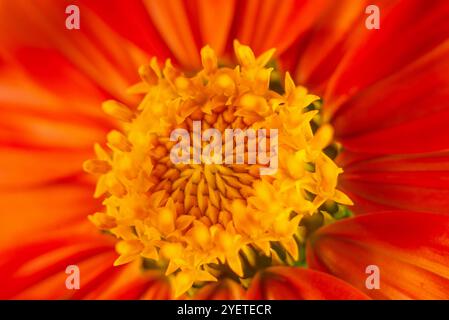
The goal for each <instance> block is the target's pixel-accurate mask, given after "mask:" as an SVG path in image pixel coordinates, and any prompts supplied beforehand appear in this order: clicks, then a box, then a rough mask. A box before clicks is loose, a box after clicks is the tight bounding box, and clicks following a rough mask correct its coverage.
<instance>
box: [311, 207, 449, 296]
mask: <svg viewBox="0 0 449 320" xmlns="http://www.w3.org/2000/svg"><path fill="white" fill-rule="evenodd" d="M448 234H449V216H448V215H442V214H433V213H417V212H405V211H402V212H383V213H375V214H367V215H361V216H357V217H355V218H350V219H347V220H341V221H338V222H336V223H334V224H330V225H328V226H326V227H323V228H322V229H319V230H318V231H317V232H316V234H314V235H313V236H312V238H311V239H310V241H309V243H308V248H307V262H308V265H309V266H310V267H311V268H314V269H317V270H320V271H325V272H328V273H330V274H332V275H334V276H336V277H339V278H340V279H343V280H345V281H347V282H349V283H350V284H352V285H353V286H354V287H356V288H358V289H360V290H361V291H363V292H365V293H366V294H368V295H369V296H371V297H373V298H376V299H448V298H449V267H448V266H449V241H448ZM371 265H374V266H377V267H378V268H379V271H380V273H379V276H380V288H379V289H367V286H366V283H365V282H366V281H370V280H369V279H368V277H369V276H370V275H371V273H369V274H368V273H367V271H366V270H367V267H368V266H371ZM367 279H368V280H367Z"/></svg>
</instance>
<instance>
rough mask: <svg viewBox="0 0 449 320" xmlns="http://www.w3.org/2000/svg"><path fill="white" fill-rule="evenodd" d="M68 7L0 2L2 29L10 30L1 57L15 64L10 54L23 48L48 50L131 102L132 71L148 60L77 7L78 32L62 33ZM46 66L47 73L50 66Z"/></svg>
mask: <svg viewBox="0 0 449 320" xmlns="http://www.w3.org/2000/svg"><path fill="white" fill-rule="evenodd" d="M66 5H67V4H65V3H64V2H63V1H61V2H53V1H41V2H33V3H29V2H28V1H23V0H18V1H15V2H14V3H9V2H4V3H2V10H1V11H0V20H1V21H2V23H3V25H5V26H14V27H10V28H9V27H6V28H2V29H1V30H0V41H1V42H2V49H3V50H1V53H3V54H5V55H6V56H8V58H9V59H8V60H11V59H13V60H14V58H15V57H14V54H15V53H16V52H18V51H20V50H21V49H24V48H46V49H48V50H47V51H49V52H57V53H59V54H61V55H63V56H64V57H65V58H66V60H67V61H68V62H69V63H71V64H72V65H74V66H76V68H77V69H79V70H81V71H82V72H83V73H84V74H86V75H87V76H88V77H89V78H90V79H92V81H93V82H94V83H95V84H97V85H99V86H100V87H101V89H102V90H104V91H105V92H107V93H108V94H109V95H112V96H114V97H117V98H123V99H129V97H126V96H125V90H126V88H127V87H128V86H129V85H131V84H133V83H134V82H135V81H137V80H138V75H137V74H136V70H137V68H138V67H139V65H140V64H142V63H144V62H145V61H146V60H147V59H148V56H147V55H146V54H145V53H143V52H142V51H141V50H140V49H139V48H137V47H136V46H135V45H133V44H132V43H131V42H130V41H128V40H126V39H124V38H122V37H120V36H119V35H118V34H116V33H115V32H114V31H113V30H111V29H110V28H109V27H108V26H107V25H106V24H105V23H104V22H102V21H101V20H100V19H99V18H98V17H96V15H95V14H93V13H92V12H91V11H90V10H89V9H88V8H85V7H82V8H80V12H81V16H82V18H81V27H80V30H68V29H66V28H64V25H65V19H66V17H67V15H66V14H64V12H65V7H66ZM61 13H62V14H61ZM41 51H42V52H44V51H45V50H41ZM22 52H23V51H22ZM36 59H37V60H35V63H36V64H43V63H44V62H47V61H51V59H46V60H43V59H42V55H40V56H37V57H36ZM47 66H49V74H51V68H50V67H51V62H50V63H49V64H47ZM106 75H107V76H106Z"/></svg>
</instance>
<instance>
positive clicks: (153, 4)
mask: <svg viewBox="0 0 449 320" xmlns="http://www.w3.org/2000/svg"><path fill="white" fill-rule="evenodd" d="M144 3H145V6H146V8H147V11H148V14H149V15H150V16H151V18H152V20H153V22H154V24H155V25H156V27H157V28H158V30H159V32H160V33H161V35H162V36H163V37H164V39H165V41H166V42H167V45H168V47H169V48H170V49H171V51H172V52H173V54H174V55H175V57H176V58H177V60H178V61H179V62H180V63H181V64H182V65H183V66H185V67H187V68H191V69H193V68H195V67H198V66H200V56H199V46H198V43H197V39H196V37H195V34H194V31H193V30H194V28H193V27H192V24H191V21H190V20H189V11H188V8H187V7H186V4H185V3H184V2H183V1H181V0H167V1H151V0H150V1H148V0H146V1H144Z"/></svg>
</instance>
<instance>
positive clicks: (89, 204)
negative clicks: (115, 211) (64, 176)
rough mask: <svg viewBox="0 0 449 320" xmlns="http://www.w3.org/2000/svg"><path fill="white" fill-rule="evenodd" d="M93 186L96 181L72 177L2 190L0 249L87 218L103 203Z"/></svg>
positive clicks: (0, 203)
mask: <svg viewBox="0 0 449 320" xmlns="http://www.w3.org/2000/svg"><path fill="white" fill-rule="evenodd" d="M93 189H94V185H93V184H91V183H86V182H82V181H79V179H78V180H76V179H74V178H71V180H70V179H69V180H68V181H60V182H57V183H56V182H55V183H53V184H49V185H44V186H37V187H34V188H28V189H16V190H14V189H11V190H8V191H5V190H2V192H0V207H1V208H2V214H1V215H0V248H3V247H5V246H9V245H11V244H12V243H17V242H19V243H20V242H23V241H25V240H29V239H30V238H33V237H34V236H35V234H36V233H39V232H41V233H43V232H46V231H47V230H49V229H51V228H58V227H61V226H62V227H67V226H70V225H71V224H74V223H78V222H79V221H87V215H88V214H92V213H94V212H95V211H97V210H99V209H100V206H101V204H100V202H99V201H97V200H95V199H93V198H92V192H93Z"/></svg>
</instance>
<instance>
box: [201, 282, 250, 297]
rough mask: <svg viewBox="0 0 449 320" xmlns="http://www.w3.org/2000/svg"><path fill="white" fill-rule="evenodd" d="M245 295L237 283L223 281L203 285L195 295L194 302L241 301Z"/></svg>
mask: <svg viewBox="0 0 449 320" xmlns="http://www.w3.org/2000/svg"><path fill="white" fill-rule="evenodd" d="M244 295H245V291H244V290H243V287H242V286H241V285H240V284H238V283H237V282H235V281H233V280H230V279H225V280H222V281H218V282H214V283H211V284H207V285H205V286H204V287H203V288H201V289H200V290H199V291H198V292H197V293H196V294H195V297H194V299H196V300H242V299H243V297H244Z"/></svg>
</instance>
